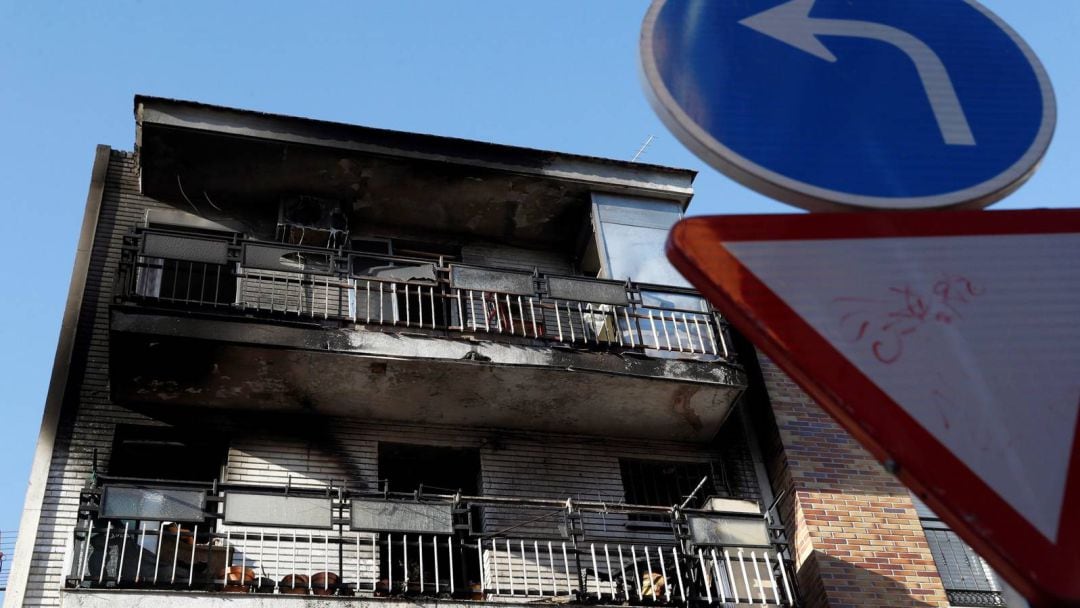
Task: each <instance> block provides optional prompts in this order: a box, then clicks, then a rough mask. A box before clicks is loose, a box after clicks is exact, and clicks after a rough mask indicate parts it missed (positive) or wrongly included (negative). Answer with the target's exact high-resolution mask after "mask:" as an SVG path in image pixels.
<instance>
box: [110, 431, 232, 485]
mask: <svg viewBox="0 0 1080 608" xmlns="http://www.w3.org/2000/svg"><path fill="white" fill-rule="evenodd" d="M225 446H226V442H225V441H224V439H222V438H221V437H217V436H214V435H212V434H208V433H207V431H206V429H205V428H199V429H194V428H182V427H158V426H139V425H127V424H122V425H119V426H117V427H116V434H115V437H114V439H113V447H112V457H111V458H110V460H109V475H110V476H113V477H132V478H139V479H154V480H165V481H206V482H210V481H213V480H214V479H217V478H218V477H219V475H220V474H221V465H222V463H224V462H225Z"/></svg>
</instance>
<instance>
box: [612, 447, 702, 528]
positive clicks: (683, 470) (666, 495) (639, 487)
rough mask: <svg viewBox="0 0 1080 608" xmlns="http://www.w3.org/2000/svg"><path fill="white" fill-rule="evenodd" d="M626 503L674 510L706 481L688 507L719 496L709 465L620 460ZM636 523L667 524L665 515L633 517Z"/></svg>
mask: <svg viewBox="0 0 1080 608" xmlns="http://www.w3.org/2000/svg"><path fill="white" fill-rule="evenodd" d="M619 466H620V468H621V469H622V482H623V492H624V493H625V495H626V502H628V503H631V504H639V505H657V506H664V507H670V506H672V505H681V504H682V502H683V501H684V500H686V498H687V497H688V496H690V493H691V492H693V491H694V488H696V487H697V485H698V484H699V483H701V480H702V479H705V484H704V485H703V486H702V487H701V489H700V490H698V492H697V494H696V495H695V496H694V500H693V501H692V502H691V503H690V504H689V505H688V506H691V507H700V506H701V505H702V504H703V503H704V500H705V498H707V497H709V496H714V495H716V481H715V473H714V470H713V465H712V463H709V462H664V461H655V460H633V459H629V458H623V459H620V460H619ZM630 518H631V519H632V520H636V521H666V518H664V517H663V516H661V517H656V516H653V515H631V516H630Z"/></svg>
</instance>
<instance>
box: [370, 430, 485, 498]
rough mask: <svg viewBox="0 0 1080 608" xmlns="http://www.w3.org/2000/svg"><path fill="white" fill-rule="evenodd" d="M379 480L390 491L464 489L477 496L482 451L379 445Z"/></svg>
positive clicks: (448, 492)
mask: <svg viewBox="0 0 1080 608" xmlns="http://www.w3.org/2000/svg"><path fill="white" fill-rule="evenodd" d="M379 479H382V480H384V483H385V484H386V487H387V488H389V491H390V492H408V493H412V492H415V491H417V490H418V489H420V487H421V486H423V491H424V493H425V494H453V493H454V492H461V493H462V494H465V495H467V496H470V495H471V496H475V495H476V494H477V493H478V492H479V489H480V452H479V451H478V450H475V449H469V448H447V447H436V446H426V445H412V444H405V443H380V444H379Z"/></svg>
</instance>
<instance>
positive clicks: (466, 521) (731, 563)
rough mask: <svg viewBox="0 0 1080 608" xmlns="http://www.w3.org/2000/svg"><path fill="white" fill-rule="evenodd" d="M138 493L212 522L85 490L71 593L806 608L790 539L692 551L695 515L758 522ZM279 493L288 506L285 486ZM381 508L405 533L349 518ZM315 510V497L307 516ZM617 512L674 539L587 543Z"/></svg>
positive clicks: (429, 501)
mask: <svg viewBox="0 0 1080 608" xmlns="http://www.w3.org/2000/svg"><path fill="white" fill-rule="evenodd" d="M106 487H108V486H106ZM140 489H141V491H144V492H150V493H151V494H153V495H155V496H158V497H159V498H160V497H164V498H165V500H164V501H163V502H162V501H161V500H154V501H150V502H143V503H141V504H143V505H147V504H150V503H154V504H157V505H162V504H164V505H166V508H168V505H169V502H170V500H180V501H181V502H183V501H184V500H188V503H187V504H185V505H182V506H181V507H179V509H180V511H183V510H184V509H186V508H189V507H190V505H191V504H192V503H191V502H190V500H189V499H190V496H188V498H187V499H185V498H184V497H183V492H189V493H190V492H192V491H194V492H205V493H206V495H207V496H208V497H209V500H208V501H207V502H206V507H205V513H204V517H202V518H201V519H200V518H193V519H192V520H189V521H164V520H162V519H160V515H159V516H158V517H159V519H141V518H138V517H128V516H126V515H125V516H123V517H120V518H117V517H108V516H107V515H108V514H109V512H114V514H115V511H116V509H117V507H116V506H115V505H114V506H107V505H106V504H105V502H104V501H102V500H101V496H102V495H101V494H96V495H95V494H94V493H93V492H91V493H87V494H84V503H83V506H82V508H81V516H80V519H79V523H78V525H77V527H76V529H75V532H74V534H75V551H74V555H73V558H72V560H71V564H70V567H69V570H68V572H69V574H68V576H67V586H68V587H69V588H82V589H145V590H172V591H190V592H201V593H265V594H286V595H288V594H297V595H314V596H329V595H334V596H360V597H391V596H393V597H399V596H400V597H413V598H416V597H439V598H454V599H460V600H476V601H485V600H488V601H507V600H509V601H515V600H537V599H548V600H555V601H562V602H566V601H570V602H586V603H597V602H600V603H619V604H622V603H630V604H656V605H672V606H676V605H677V606H684V605H689V604H698V605H730V604H731V603H753V604H762V605H771V606H796V605H798V600H797V598H798V595H797V592H796V589H795V587H794V577H793V571H792V568H791V563H790V556H789V555H788V552H787V548H786V545H784V544H783V543H778V542H771V541H770V542H768V543H767V544H764V545H755V546H735V545H730V546H724V545H714V544H694V541H693V540H691V536H692V535H690V534H688V533H687V532H686V530H687V525H686V521H687V518H688V517H690V518H692V517H694V516H702V515H704V516H707V517H710V518H719V519H723V520H725V521H730V520H731V519H732V518H733V519H737V520H741V521H744V522H745V521H747V520H748V519H749V520H756V521H758V522H759V523H760V524H761V525H762V526H764V523H763V521H762V516H760V515H750V516H748V515H747V514H746V513H716V512H702V511H699V510H694V509H688V510H685V511H683V510H680V509H678V508H665V507H650V506H643V505H636V506H635V505H611V504H603V503H592V502H575V501H570V500H566V501H562V500H548V499H523V498H508V497H493V496H486V497H485V496H477V497H463V496H437V497H426V498H420V499H418V498H417V497H416V496H415V495H413V496H412V498H411V499H407V500H404V501H402V500H397V501H394V500H388V499H392V498H393V497H390V496H387V495H379V496H376V497H372V496H370V495H360V494H356V495H353V496H350V495H349V493H348V492H341V491H339V490H334V492H333V493H332V494H331V495H329V496H328V495H327V494H326V493H323V494H322V495H321V498H320V496H319V495H318V494H317V493H313V494H310V495H309V497H308V498H306V499H304V500H326V501H327V506H328V508H329V509H330V511H331V512H333V513H334V514H335V516H334V518H333V520H332V524H331V525H329V526H328V528H324V529H310V528H309V529H303V528H296V527H286V526H283V525H276V526H268V525H256V524H255V523H249V524H247V525H237V524H235V522H233V523H230V522H228V521H227V520H228V519H229V517H230V516H229V515H228V512H229V508H228V507H227V505H228V501H229V500H230V497H231V495H233V494H235V493H237V492H250V491H251V487H250V486H245V487H240V488H231V487H229V486H217V487H215V488H212V489H205V490H192V489H190V488H189V489H187V490H177V489H176V488H175V487H172V488H154V487H150V486H140ZM267 491H269V489H267ZM273 491H274V492H275V493H276V496H277V499H280V496H281V491H282V489H281V488H275V489H274V490H273ZM155 492H157V494H154V493H155ZM170 492H180V494H176V493H173V494H170ZM267 496H271V495H270V494H268V495H267ZM129 498H130V497H129ZM268 500H270V499H268ZM298 500H299V499H298ZM372 501H375V503H378V501H388V502H387V503H386V504H392V505H396V509H397V510H396V511H395V512H396V513H397V514H398V516H400V517H399V519H393V518H391V519H387V520H385V521H386V522H390V523H392V524H393V525H390V526H388V527H390V528H398V529H394V530H391V529H358V528H365V527H366V528H371V526H370V525H368V526H364V525H358V524H357V521H358V520H357V518H356V517H350V516H346V514H347V513H349V512H350V511H351V510H363V509H364V508H365V506H364V505H367V506H368V507H370V506H371V505H372V504H373V502H372ZM136 502H138V501H136ZM131 504H134V503H131ZM176 504H179V503H176ZM276 504H277V505H278V506H280V504H282V503H280V502H279V503H276ZM380 504H381V503H380ZM222 505H224V506H222ZM126 506H130V504H128V505H126ZM309 506H310V505H309V504H306V503H305V505H303V506H302V507H298V509H307V508H308V507H309ZM153 508H158V507H153ZM267 508H268V509H271V505H267ZM379 508H381V507H379ZM444 508H445V509H444ZM492 509H498V510H500V512H501V513H503V514H504V515H505V514H507V513H514V512H518V515H517V516H516V517H518V518H519V520H520V521H524V522H526V523H527V522H528V521H530V518H529V515H530V514H532V513H535V512H536V510H537V509H540V510H542V511H546V512H548V513H549V514H550V513H552V512H554V513H555V514H557V515H561V517H562V522H563V523H562V525H560V526H559V528H558V529H559V530H561V531H562V532H561V534H554V535H550V534H549V535H521V536H518V535H507V532H510V531H511V530H510V529H504V530H502V531H498V532H488V531H486V530H484V528H485V525H484V524H483V523H481V522H482V520H483V519H484V516H483V515H481V513H483V511H484V510H492ZM121 510H123V509H122V508H121ZM271 510H272V509H271ZM376 510H378V509H376ZM552 510H553V511H552ZM309 511H310V510H309ZM369 511H370V509H369ZM275 512H276V513H278V514H280V513H281V511H280V510H278V511H275ZM365 512H368V511H365ZM371 512H373V511H371ZM439 512H443V513H452V514H453V522H454V525H453V526H452V529H444V530H434V531H433V530H418V531H402V530H401V528H402V527H408V526H410V525H411V526H413V527H416V526H417V524H418V522H419V521H420V520H423V519H424V518H425V517H427V515H422V514H423V513H427V514H428V515H431V514H433V513H434V514H436V515H435V516H434V518H429V519H428V520H427V522H428V523H429V524H430V523H431V522H432V521H434V520H436V519H438V515H437V513H439ZM614 513H623V514H634V513H645V514H650V515H658V514H666V515H667V517H668V518H669V523H671V524H672V526H671V528H670V530H669V531H668V532H667V534H664V533H658V532H657V531H655V530H654V531H652V532H651V533H648V534H643V535H642V536H641V538H640V539H629V540H628V539H619V540H615V539H611V540H605V539H601V538H595V539H590V538H586V535H585V532H584V528H583V527H582V520H583V518H585V519H587V518H589V517H598V516H600V514H603V515H605V516H610V515H611V514H614ZM303 517H306V515H303V516H301V518H303ZM447 521H449V520H447ZM408 522H411V523H408ZM369 523H370V522H369ZM419 527H424V526H419ZM436 527H437V526H436ZM520 527H521V526H514V528H520Z"/></svg>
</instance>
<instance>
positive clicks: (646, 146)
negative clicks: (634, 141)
mask: <svg viewBox="0 0 1080 608" xmlns="http://www.w3.org/2000/svg"><path fill="white" fill-rule="evenodd" d="M653 139H655V138H654V137H653V136H652V135H650V136H649V139H646V140H645V143H643V144H641V147H640V148H638V151H637V152H635V153H634V158H631V159H630V162H632V163H634V162H637V159H638V157H640V156H641V155H642V154H644V153H645V148H648V147H649V144H651V143H652V142H653Z"/></svg>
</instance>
